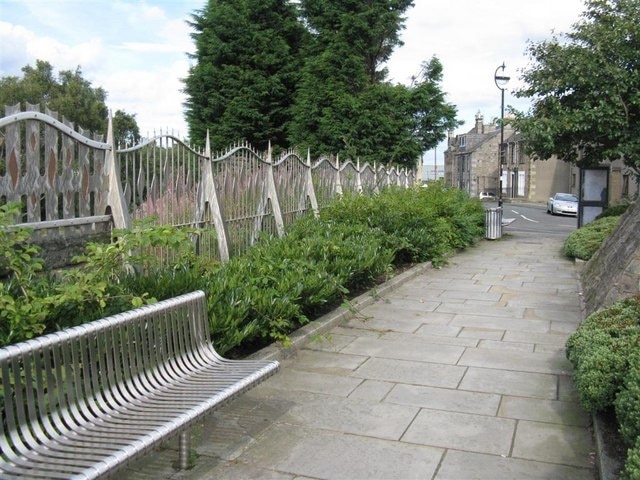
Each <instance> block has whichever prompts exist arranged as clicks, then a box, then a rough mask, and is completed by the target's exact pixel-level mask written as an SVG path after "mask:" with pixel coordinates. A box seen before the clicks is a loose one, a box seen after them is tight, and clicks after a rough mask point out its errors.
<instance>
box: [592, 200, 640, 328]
mask: <svg viewBox="0 0 640 480" xmlns="http://www.w3.org/2000/svg"><path fill="white" fill-rule="evenodd" d="M638 203H639V202H637V201H636V202H635V203H634V204H633V205H631V207H629V209H628V210H627V212H626V213H625V214H624V215H623V216H622V218H621V220H620V223H619V224H618V227H617V228H616V229H615V230H614V232H613V233H612V234H611V236H609V238H608V239H607V240H606V241H605V243H604V244H603V245H602V246H601V247H600V249H599V250H598V251H597V252H596V254H595V255H594V256H593V257H591V259H590V260H589V261H588V262H587V263H586V265H585V267H584V269H583V270H582V291H583V295H584V302H585V307H586V311H585V316H588V315H589V314H591V313H593V312H595V311H597V310H600V309H602V308H605V307H608V306H609V305H611V304H612V303H614V302H615V301H617V300H620V299H622V298H626V297H629V296H632V295H638V294H640V206H639V205H638Z"/></svg>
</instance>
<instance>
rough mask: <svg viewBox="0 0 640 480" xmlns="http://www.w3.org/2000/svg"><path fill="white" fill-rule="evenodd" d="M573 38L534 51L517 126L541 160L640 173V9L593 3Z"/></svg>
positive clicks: (619, 1) (614, 1)
mask: <svg viewBox="0 0 640 480" xmlns="http://www.w3.org/2000/svg"><path fill="white" fill-rule="evenodd" d="M585 5H586V10H585V12H584V13H583V14H582V16H581V20H580V21H579V22H577V23H576V24H574V25H573V29H572V31H571V32H570V33H568V34H565V35H562V36H557V35H556V36H553V38H552V39H551V40H547V41H543V42H540V43H534V44H530V45H529V49H528V53H529V55H530V58H531V59H532V64H531V65H530V66H529V67H528V68H527V69H526V70H525V71H524V73H523V79H524V81H525V82H526V84H527V86H525V87H524V88H522V89H520V90H519V91H517V92H516V95H517V96H518V97H527V98H532V99H533V107H532V109H531V111H530V112H527V113H522V112H516V118H515V121H514V124H515V127H516V128H517V129H518V130H519V131H520V132H521V133H522V136H523V139H524V141H525V147H526V149H527V150H528V152H529V153H530V154H532V155H533V156H534V157H536V158H541V159H546V158H549V157H550V156H552V155H553V154H556V155H558V157H559V158H561V159H563V160H565V161H569V162H572V163H575V164H577V165H578V166H582V167H588V166H595V165H598V164H600V162H602V161H613V160H617V159H619V158H623V159H624V161H625V163H626V164H627V165H629V166H630V167H632V168H635V170H636V171H638V170H639V167H640V136H639V135H638V132H639V131H640V75H639V74H638V72H640V54H639V53H638V52H640V3H639V2H638V1H637V0H587V1H586V4H585Z"/></svg>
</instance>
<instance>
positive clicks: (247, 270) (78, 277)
mask: <svg viewBox="0 0 640 480" xmlns="http://www.w3.org/2000/svg"><path fill="white" fill-rule="evenodd" d="M4 211H6V209H5V210H4ZM7 215H8V216H7ZM10 216H11V215H10V214H8V213H7V214H5V217H6V218H2V217H1V216H0V224H4V225H6V224H7V222H9V217H10ZM150 222H151V220H147V221H146V222H141V223H137V224H136V225H135V226H134V227H133V228H132V229H131V230H128V231H117V232H114V236H113V241H112V242H111V243H109V244H101V243H92V244H89V245H88V246H87V248H86V252H85V254H84V255H82V256H81V257H78V258H77V259H76V260H77V262H78V264H77V267H76V268H73V269H69V270H66V271H63V272H61V273H58V274H56V275H52V274H49V275H46V274H42V273H41V269H42V262H41V261H40V260H39V259H38V258H37V253H38V251H37V249H35V247H31V246H29V244H28V243H27V240H28V238H29V232H28V231H20V230H7V229H0V231H1V232H2V234H3V235H14V236H13V237H11V238H9V237H7V238H3V239H4V241H3V242H2V246H0V249H2V248H4V250H0V252H3V256H2V257H1V258H0V272H4V275H5V278H3V279H2V283H1V284H0V289H1V290H0V321H2V320H3V319H4V320H5V321H3V322H2V323H1V324H0V345H3V344H6V343H12V342H17V341H20V340H24V339H26V338H30V337H31V336H34V335H39V334H40V333H46V332H49V331H52V330H56V329H61V328H65V327H69V326H72V325H77V324H79V323H84V322H88V321H91V320H95V319H97V318H101V317H104V316H107V315H110V314H115V313H118V312H121V311H124V310H128V309H130V308H132V307H136V306H140V305H142V304H144V303H150V302H154V301H155V300H156V299H164V298H169V297H172V296H176V295H179V294H181V293H185V292H187V291H192V290H196V289H202V290H204V291H205V292H207V295H208V305H209V317H210V323H211V332H212V338H213V341H214V343H215V345H216V348H218V350H219V351H220V353H222V354H224V353H226V352H229V351H230V350H233V349H240V350H241V349H246V348H248V346H249V345H250V346H251V348H253V347H256V346H258V345H262V344H265V343H268V342H271V341H273V340H283V341H285V342H286V341H287V335H288V334H289V333H290V332H291V331H293V330H295V329H296V328H298V327H299V326H300V325H302V324H304V323H305V322H307V321H308V319H309V318H310V317H312V316H316V315H319V314H321V313H323V312H324V311H326V310H327V309H329V308H331V307H334V306H336V305H337V304H338V303H340V302H341V301H342V300H343V298H344V296H345V295H346V294H348V293H349V292H350V291H359V290H361V289H364V288H368V287H370V286H371V285H373V284H375V283H376V282H379V281H380V280H382V279H384V276H385V275H386V274H387V273H388V272H389V271H390V270H391V266H392V264H393V263H395V264H401V263H404V262H407V261H411V262H413V261H426V260H432V261H433V262H434V263H437V262H442V261H444V257H445V255H446V254H447V253H448V252H450V251H451V250H452V249H454V248H458V247H464V246H467V245H469V244H471V243H473V241H475V239H476V238H478V237H479V236H481V235H482V233H483V222H484V209H483V207H482V205H481V204H480V202H478V201H476V200H470V199H469V198H468V196H467V195H466V194H465V193H463V192H461V191H459V190H457V189H451V188H447V187H444V186H443V185H442V184H439V183H435V184H432V185H431V186H430V187H429V188H414V189H403V188H388V189H385V190H384V191H383V192H382V193H381V194H380V195H376V196H372V197H370V196H364V195H345V196H343V197H342V198H340V199H338V200H337V201H336V202H334V203H333V204H332V205H330V206H329V207H328V208H327V209H326V210H325V211H323V212H322V214H321V218H320V219H316V218H314V217H311V216H309V217H305V218H302V219H300V220H299V221H298V222H296V223H295V224H294V225H293V226H291V227H290V228H289V229H288V232H287V235H286V236H285V237H283V238H271V237H269V236H264V237H262V238H261V239H260V240H259V242H258V244H257V245H256V246H255V247H253V248H251V249H249V250H248V251H247V252H246V253H244V254H242V255H240V256H237V257H234V258H233V259H232V260H231V261H229V262H227V263H225V264H210V265H204V264H202V263H201V261H200V260H199V259H198V258H197V256H196V255H195V253H194V251H193V244H192V242H191V241H190V235H193V234H197V233H198V232H194V231H187V230H182V229H177V228H173V227H166V226H153V225H151V223H150ZM166 251H171V252H173V254H172V255H171V256H170V258H171V260H172V264H168V263H167V261H166V260H162V259H164V258H166V255H164V253H166ZM160 253H161V254H162V255H159V254H160ZM0 275H1V273H0ZM12 322H13V323H12ZM234 353H235V352H234Z"/></svg>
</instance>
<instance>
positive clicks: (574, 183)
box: [571, 173, 576, 188]
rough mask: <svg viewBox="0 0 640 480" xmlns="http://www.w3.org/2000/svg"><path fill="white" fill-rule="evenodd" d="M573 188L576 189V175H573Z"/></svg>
mask: <svg viewBox="0 0 640 480" xmlns="http://www.w3.org/2000/svg"><path fill="white" fill-rule="evenodd" d="M571 188H576V174H575V173H572V174H571Z"/></svg>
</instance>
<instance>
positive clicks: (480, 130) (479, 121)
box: [476, 110, 484, 134]
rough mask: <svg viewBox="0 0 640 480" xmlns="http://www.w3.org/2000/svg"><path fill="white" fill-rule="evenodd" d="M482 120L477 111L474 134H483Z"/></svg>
mask: <svg viewBox="0 0 640 480" xmlns="http://www.w3.org/2000/svg"><path fill="white" fill-rule="evenodd" d="M482 120H483V119H482V114H481V113H480V110H478V113H476V133H479V134H484V123H483V122H482Z"/></svg>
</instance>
